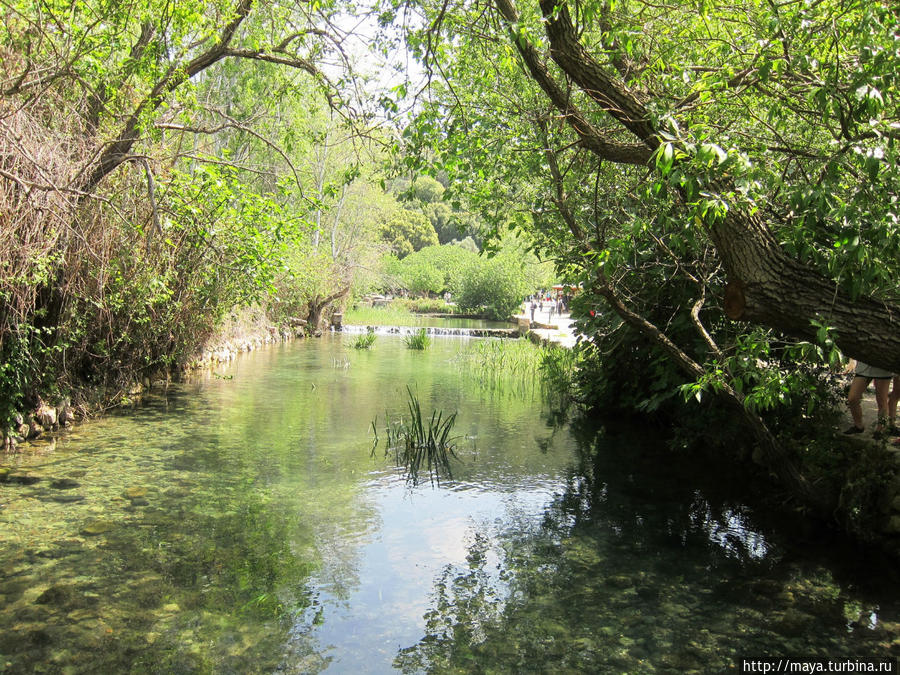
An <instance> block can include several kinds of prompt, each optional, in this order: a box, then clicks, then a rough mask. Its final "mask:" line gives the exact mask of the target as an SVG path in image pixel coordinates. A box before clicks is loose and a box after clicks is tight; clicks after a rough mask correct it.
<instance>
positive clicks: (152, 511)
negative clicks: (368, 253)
mask: <svg viewBox="0 0 900 675" xmlns="http://www.w3.org/2000/svg"><path fill="white" fill-rule="evenodd" d="M470 344H471V342H470V341H466V340H454V339H446V340H441V341H437V342H435V343H434V345H433V346H432V348H431V350H430V351H428V352H424V353H423V352H416V351H412V350H407V349H405V347H404V345H403V343H402V340H401V339H400V338H389V337H385V338H380V339H379V342H378V343H377V345H376V347H375V349H374V350H373V351H371V352H358V351H356V350H353V349H351V348H349V347H348V346H347V345H346V344H345V343H344V342H343V341H342V340H341V339H340V337H339V336H337V337H334V336H326V337H325V338H323V339H322V340H317V341H311V342H304V343H299V344H295V345H291V346H286V347H283V348H273V349H270V350H267V351H262V352H257V353H255V354H253V355H250V356H246V357H244V358H241V359H239V360H238V361H237V362H236V363H235V364H234V366H233V367H231V368H230V369H229V370H228V371H227V372H224V371H223V372H220V373H217V375H219V376H222V375H233V376H234V377H233V379H224V378H222V377H215V376H213V377H210V378H209V379H207V380H206V381H203V382H198V383H194V384H193V385H190V386H186V387H184V388H183V389H181V390H180V391H178V392H176V393H174V394H170V396H169V397H168V399H166V400H163V399H158V400H154V401H152V402H151V403H150V404H149V405H148V406H146V407H144V408H141V409H139V410H136V411H133V412H130V413H128V414H123V415H116V416H112V417H108V418H106V419H102V420H99V421H96V422H93V423H91V424H87V425H84V426H82V427H80V428H78V429H77V430H76V431H75V432H74V433H71V434H69V435H66V436H62V437H61V438H60V439H59V440H58V441H57V443H56V446H55V448H53V449H52V450H51V449H49V448H46V452H45V453H43V454H34V455H21V456H19V457H11V458H8V461H7V462H6V463H5V465H6V466H10V468H11V469H12V471H11V473H10V476H9V480H8V481H7V482H6V483H2V484H0V544H2V548H0V627H2V630H0V671H3V672H19V673H30V672H48V673H50V672H52V673H56V672H72V673H79V672H90V671H93V672H104V673H105V672H110V673H116V672H135V673H145V672H159V673H180V672H183V673H196V672H200V673H253V672H260V673H270V672H286V673H301V672H302V673H307V672H320V671H328V672H388V671H391V670H397V669H399V670H403V671H407V672H426V671H431V672H463V673H469V672H504V673H505V672H551V671H552V672H612V671H617V672H668V673H674V672H690V671H699V672H721V671H723V670H729V669H733V668H734V664H735V659H736V657H737V656H738V655H765V654H769V655H785V654H793V655H808V656H831V657H834V656H849V655H865V656H876V655H893V656H897V655H898V653H900V614H898V609H900V602H898V598H897V595H896V591H895V589H896V580H897V578H896V575H895V574H894V573H892V572H883V571H881V570H877V575H876V574H875V573H873V569H874V568H872V567H871V566H869V567H862V566H860V567H857V568H852V567H847V566H846V565H845V561H842V560H840V559H839V558H837V557H836V556H835V551H834V550H826V549H825V547H822V546H818V547H817V546H813V545H812V543H810V542H808V541H804V542H800V543H798V542H792V541H791V538H792V537H794V536H795V535H794V533H793V532H789V531H787V530H785V529H784V528H783V527H780V528H773V527H770V526H769V525H768V524H766V523H765V521H764V520H762V519H761V517H760V516H759V515H757V514H755V513H753V512H752V511H751V510H750V509H748V508H747V507H745V506H743V505H741V504H737V503H734V502H733V501H729V500H728V499H727V498H724V497H720V496H718V495H717V492H716V489H717V486H718V483H720V482H721V481H708V482H706V483H704V482H703V480H702V479H698V477H697V476H696V475H695V474H696V472H695V471H693V472H692V471H689V470H685V471H684V472H679V471H678V467H675V468H673V467H659V466H657V465H656V464H655V460H654V459H653V458H654V455H653V453H652V452H650V451H649V450H650V449H648V448H644V447H641V445H640V443H637V442H635V441H627V442H626V441H624V440H622V439H621V438H613V437H609V436H604V435H599V436H597V435H596V434H593V433H584V432H582V431H574V430H572V429H569V428H567V427H562V428H560V427H552V426H549V425H548V423H547V419H548V417H549V415H548V413H549V411H545V410H542V403H541V401H540V398H539V396H538V395H537V394H536V393H535V390H534V389H528V388H521V387H518V388H516V387H510V388H506V389H503V388H496V387H493V388H491V389H489V390H488V389H485V388H483V387H482V386H481V385H480V384H479V382H478V381H476V380H475V379H474V378H473V377H472V376H471V374H469V373H467V372H466V371H465V369H463V368H460V367H459V359H458V358H456V357H457V354H458V352H459V351H460V350H465V349H467V348H468V345H470ZM407 385H410V386H413V387H414V389H415V390H416V391H417V392H418V395H419V400H420V402H421V403H422V407H423V412H425V411H430V410H432V409H436V410H443V411H444V412H445V413H451V412H454V411H459V418H458V422H457V425H456V428H455V432H456V433H460V434H465V435H467V436H470V437H475V438H476V443H475V444H474V446H472V447H468V446H462V447H461V448H460V450H461V452H460V454H461V460H460V462H459V463H458V464H456V465H454V473H453V477H454V480H452V481H448V482H447V483H444V482H442V484H441V487H440V488H432V487H431V486H430V485H428V484H427V483H426V484H425V485H420V486H418V487H411V486H409V485H408V484H407V483H406V482H405V480H404V477H403V474H402V471H398V470H397V469H395V468H394V467H393V466H392V465H391V464H390V462H388V461H385V460H383V459H382V458H380V457H378V458H372V457H370V449H371V441H372V438H371V435H370V434H371V432H370V424H371V421H372V420H373V419H374V418H375V416H376V415H378V416H381V417H383V415H384V413H385V411H386V410H388V411H390V412H391V414H392V415H394V414H399V413H401V412H402V411H403V410H404V408H405V405H406V386H407ZM727 493H728V490H727V489H723V494H727ZM841 546H842V547H843V546H846V545H844V544H842V545H841ZM835 548H840V547H834V546H832V549H835Z"/></svg>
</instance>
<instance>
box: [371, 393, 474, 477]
mask: <svg viewBox="0 0 900 675" xmlns="http://www.w3.org/2000/svg"><path fill="white" fill-rule="evenodd" d="M406 391H407V394H408V395H409V400H408V401H407V409H408V410H409V419H408V420H407V419H405V418H403V417H400V418H399V419H395V420H392V419H391V417H390V415H389V414H388V413H385V419H386V422H385V433H386V435H387V445H386V447H385V451H384V456H385V457H387V456H388V455H390V454H391V453H392V452H393V454H394V461H395V462H396V464H397V466H403V467H405V468H406V480H407V481H408V482H410V483H412V484H413V485H417V484H418V482H419V473H420V471H421V470H422V469H423V468H427V469H428V476H429V478H430V479H431V483H432V485H433V484H435V483H437V484H438V485H440V480H441V475H444V476H446V477H447V478H449V479H450V480H452V479H453V472H452V470H451V467H450V460H451V458H452V459H459V458H458V457H457V455H456V441H457V439H458V438H459V437H458V436H451V435H450V433H451V432H452V430H453V425H454V424H455V423H456V413H453V414H452V415H448V416H446V417H445V416H444V413H443V411H438V410H435V411H433V412H432V413H431V417H430V418H425V417H423V415H422V407H421V406H420V405H419V399H418V398H417V397H416V395H415V394H413V392H412V389H410V388H409V387H407V388H406ZM372 431H373V432H374V435H375V440H374V444H373V446H372V456H375V450H376V449H377V447H378V442H379V439H378V419H377V417H376V419H375V420H373V421H372Z"/></svg>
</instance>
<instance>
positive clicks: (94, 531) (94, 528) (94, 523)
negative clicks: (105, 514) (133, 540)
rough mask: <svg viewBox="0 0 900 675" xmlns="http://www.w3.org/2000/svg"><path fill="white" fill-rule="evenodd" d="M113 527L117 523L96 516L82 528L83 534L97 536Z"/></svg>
mask: <svg viewBox="0 0 900 675" xmlns="http://www.w3.org/2000/svg"><path fill="white" fill-rule="evenodd" d="M113 527H115V525H113V523H112V522H110V521H108V520H104V519H102V518H95V519H93V520H89V521H88V522H87V523H85V525H84V527H82V528H81V534H84V535H88V536H95V535H98V534H104V533H105V532H109V531H110V530H112V529H113Z"/></svg>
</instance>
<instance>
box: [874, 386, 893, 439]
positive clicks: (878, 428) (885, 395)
mask: <svg viewBox="0 0 900 675" xmlns="http://www.w3.org/2000/svg"><path fill="white" fill-rule="evenodd" d="M890 392H891V381H890V380H885V379H878V380H875V404H876V405H877V406H878V422H877V423H876V424H875V433H876V434H882V433H884V430H885V426H886V424H887V416H888V399H889V398H890Z"/></svg>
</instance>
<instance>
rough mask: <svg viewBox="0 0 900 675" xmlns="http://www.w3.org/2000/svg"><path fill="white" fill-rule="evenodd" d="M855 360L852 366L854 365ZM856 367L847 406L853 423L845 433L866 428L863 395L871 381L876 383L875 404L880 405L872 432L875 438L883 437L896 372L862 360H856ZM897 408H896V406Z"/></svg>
mask: <svg viewBox="0 0 900 675" xmlns="http://www.w3.org/2000/svg"><path fill="white" fill-rule="evenodd" d="M853 363H854V362H853V361H851V362H850V367H853ZM855 363H856V367H855V368H854V369H853V380H852V381H851V382H850V390H849V391H848V392H847V407H848V408H850V416H851V417H852V418H853V425H852V426H851V427H849V428H848V429H847V430H846V431H844V433H845V434H861V433H862V432H864V431H865V430H866V428H865V426H863V413H862V397H863V393H864V392H865V391H866V389H868V388H869V383H870V382H874V383H875V404H876V405H877V407H878V420H877V421H876V423H875V432H874V433H873V434H872V435H873V437H874V438H881V436H882V434H883V433H884V432H885V424H886V423H887V419H888V414H889V412H890V393H889V392H890V388H891V380H893V379H895V378H894V374H893V373H891V372H889V371H887V370H883V369H882V368H876V367H874V366H870V365H868V364H866V363H863V362H862V361H856V362H855ZM895 410H896V408H895Z"/></svg>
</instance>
